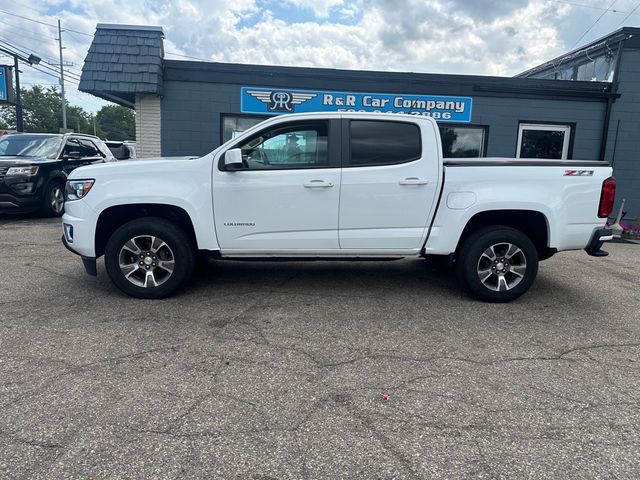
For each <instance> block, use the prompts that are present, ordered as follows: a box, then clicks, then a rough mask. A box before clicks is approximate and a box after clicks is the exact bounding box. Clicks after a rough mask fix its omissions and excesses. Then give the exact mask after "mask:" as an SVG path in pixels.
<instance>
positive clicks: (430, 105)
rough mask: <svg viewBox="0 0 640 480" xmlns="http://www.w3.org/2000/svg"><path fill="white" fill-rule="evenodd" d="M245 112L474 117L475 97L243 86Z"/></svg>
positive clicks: (460, 120)
mask: <svg viewBox="0 0 640 480" xmlns="http://www.w3.org/2000/svg"><path fill="white" fill-rule="evenodd" d="M240 104H241V106H240V108H241V111H242V112H243V113H259V114H263V115H281V114H284V113H301V112H371V113H379V112H382V113H405V114H411V115H424V116H428V117H433V118H434V119H435V120H437V121H439V122H456V123H467V122H470V121H471V110H472V108H473V99H472V98H469V97H443V96H437V95H407V94H401V93H397V94H396V93H355V92H334V91H325V90H290V89H280V88H261V87H242V88H241V89H240Z"/></svg>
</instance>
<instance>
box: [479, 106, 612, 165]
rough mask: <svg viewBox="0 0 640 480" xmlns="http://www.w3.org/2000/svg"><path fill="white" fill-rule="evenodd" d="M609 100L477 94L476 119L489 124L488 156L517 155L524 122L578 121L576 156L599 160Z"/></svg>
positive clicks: (575, 145) (576, 123) (483, 123)
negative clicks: (483, 95)
mask: <svg viewBox="0 0 640 480" xmlns="http://www.w3.org/2000/svg"><path fill="white" fill-rule="evenodd" d="M605 111H606V103H604V102H589V101H584V100H583V101H572V100H548V99H527V98H513V97H512V98H503V97H474V99H473V123H474V124H479V125H488V126H489V143H488V147H487V156H490V157H514V156H515V155H516V148H517V142H518V125H519V123H520V122H521V121H522V122H529V121H531V122H534V121H535V122H546V123H575V130H574V134H575V141H574V144H573V158H574V159H579V160H597V159H598V155H599V153H600V139H601V138H602V126H603V122H604V116H605Z"/></svg>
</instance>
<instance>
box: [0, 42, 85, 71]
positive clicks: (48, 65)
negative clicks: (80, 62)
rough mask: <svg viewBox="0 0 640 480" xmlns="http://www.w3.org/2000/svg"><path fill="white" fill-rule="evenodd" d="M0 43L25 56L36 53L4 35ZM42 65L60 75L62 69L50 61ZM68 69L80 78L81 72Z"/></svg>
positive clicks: (41, 64)
mask: <svg viewBox="0 0 640 480" xmlns="http://www.w3.org/2000/svg"><path fill="white" fill-rule="evenodd" d="M0 44H2V45H4V46H6V47H8V48H11V49H13V50H17V51H18V52H21V53H22V54H24V55H25V56H29V55H30V54H31V53H34V52H33V50H31V51H29V50H24V49H23V48H20V47H21V45H18V44H14V43H9V41H8V40H6V39H4V38H2V37H0ZM22 47H24V46H22ZM25 48H26V47H25ZM40 66H41V67H43V68H46V69H48V70H51V71H53V72H55V73H57V74H58V75H60V71H59V70H56V68H55V67H54V66H52V65H51V64H49V63H48V62H41V63H40ZM66 71H68V73H69V74H70V75H71V76H72V77H75V79H76V80H80V74H79V73H77V72H76V71H74V70H70V69H67V70H66Z"/></svg>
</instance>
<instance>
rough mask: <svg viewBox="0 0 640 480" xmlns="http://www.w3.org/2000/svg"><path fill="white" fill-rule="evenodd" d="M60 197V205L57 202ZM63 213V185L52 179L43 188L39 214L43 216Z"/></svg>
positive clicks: (55, 215) (58, 215)
mask: <svg viewBox="0 0 640 480" xmlns="http://www.w3.org/2000/svg"><path fill="white" fill-rule="evenodd" d="M60 199H62V205H61V206H60V204H59V202H60ZM63 214H64V185H62V184H61V183H60V182H56V181H52V182H49V184H48V185H47V186H46V187H45V188H44V193H43V195H42V205H41V207H40V215H42V216H43V217H61V216H62V215H63Z"/></svg>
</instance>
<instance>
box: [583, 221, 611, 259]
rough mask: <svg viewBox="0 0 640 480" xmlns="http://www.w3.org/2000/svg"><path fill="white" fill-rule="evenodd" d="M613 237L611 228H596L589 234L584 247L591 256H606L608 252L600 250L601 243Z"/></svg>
mask: <svg viewBox="0 0 640 480" xmlns="http://www.w3.org/2000/svg"><path fill="white" fill-rule="evenodd" d="M612 239H613V230H611V229H610V228H598V229H597V230H595V231H594V232H593V234H592V235H591V240H590V241H589V244H588V245H587V246H586V248H585V249H584V251H585V252H587V253H588V254H589V255H591V256H592V257H606V256H607V255H609V252H605V251H604V250H602V249H601V248H602V244H603V243H604V242H606V241H608V240H612Z"/></svg>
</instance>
